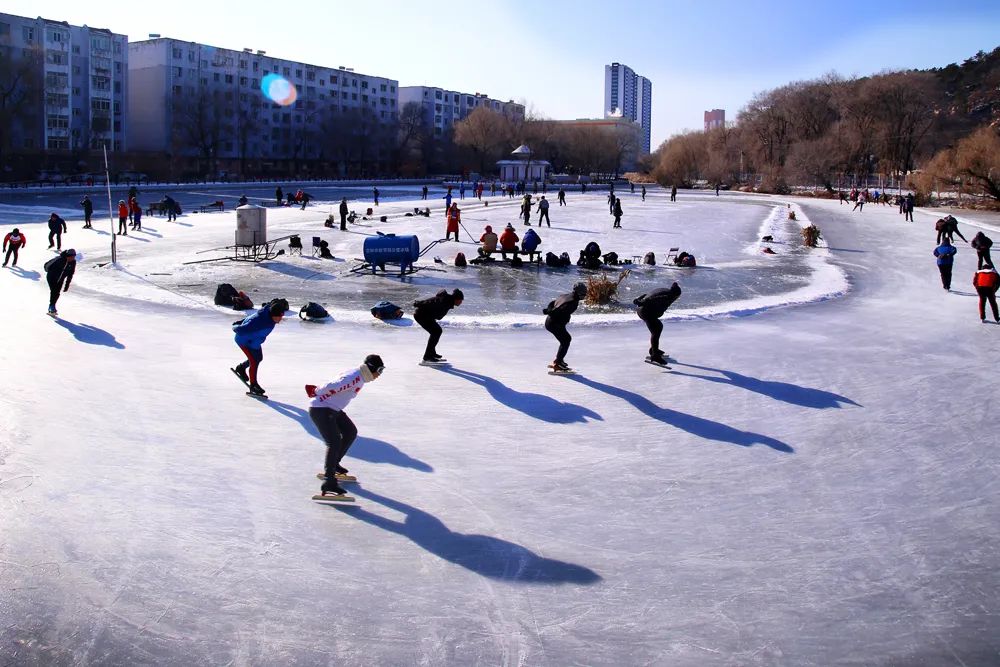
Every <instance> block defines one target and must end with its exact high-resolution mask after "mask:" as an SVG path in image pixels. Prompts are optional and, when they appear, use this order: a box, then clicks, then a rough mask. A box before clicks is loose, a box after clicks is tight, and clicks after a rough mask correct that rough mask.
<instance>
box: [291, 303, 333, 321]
mask: <svg viewBox="0 0 1000 667" xmlns="http://www.w3.org/2000/svg"><path fill="white" fill-rule="evenodd" d="M299 317H300V318H302V319H303V320H322V319H326V318H327V317H330V313H328V312H326V308H324V307H323V306H321V305H319V304H318V303H315V302H313V301H310V302H309V303H307V304H306V305H304V306H302V308H301V309H300V310H299Z"/></svg>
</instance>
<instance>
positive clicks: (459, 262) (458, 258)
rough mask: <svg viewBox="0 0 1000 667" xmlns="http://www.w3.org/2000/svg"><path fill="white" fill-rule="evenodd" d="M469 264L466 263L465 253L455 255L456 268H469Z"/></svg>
mask: <svg viewBox="0 0 1000 667" xmlns="http://www.w3.org/2000/svg"><path fill="white" fill-rule="evenodd" d="M468 264H469V263H468V262H467V261H465V253H464V252H460V253H458V254H457V255H455V266H468Z"/></svg>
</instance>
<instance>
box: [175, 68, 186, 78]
mask: <svg viewBox="0 0 1000 667" xmlns="http://www.w3.org/2000/svg"><path fill="white" fill-rule="evenodd" d="M174 76H175V77H177V78H178V79H179V78H181V77H182V76H184V68H183V67H175V68H174Z"/></svg>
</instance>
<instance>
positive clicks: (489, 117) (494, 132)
mask: <svg viewBox="0 0 1000 667" xmlns="http://www.w3.org/2000/svg"><path fill="white" fill-rule="evenodd" d="M511 133H512V127H511V121H510V119H508V118H507V117H506V116H504V115H503V114H501V113H498V112H496V111H493V110H492V109H487V108H486V107H477V108H476V109H473V110H472V113H470V114H469V115H468V116H466V117H465V118H464V119H462V120H460V121H459V122H457V123H455V143H456V144H458V145H459V146H466V147H468V148H470V149H471V150H472V151H473V153H474V154H475V156H476V158H477V159H478V160H479V173H480V174H482V173H486V166H487V165H488V164H490V165H492V164H493V163H494V162H496V161H497V160H498V159H499V158H500V155H502V154H503V151H504V148H505V147H506V146H507V145H508V144H509V143H510V136H511ZM491 171H492V170H491Z"/></svg>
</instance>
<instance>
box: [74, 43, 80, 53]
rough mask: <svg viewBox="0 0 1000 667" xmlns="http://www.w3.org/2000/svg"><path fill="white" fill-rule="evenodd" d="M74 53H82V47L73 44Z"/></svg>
mask: <svg viewBox="0 0 1000 667" xmlns="http://www.w3.org/2000/svg"><path fill="white" fill-rule="evenodd" d="M73 53H75V54H77V55H80V47H79V46H77V45H76V44H74V45H73Z"/></svg>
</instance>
